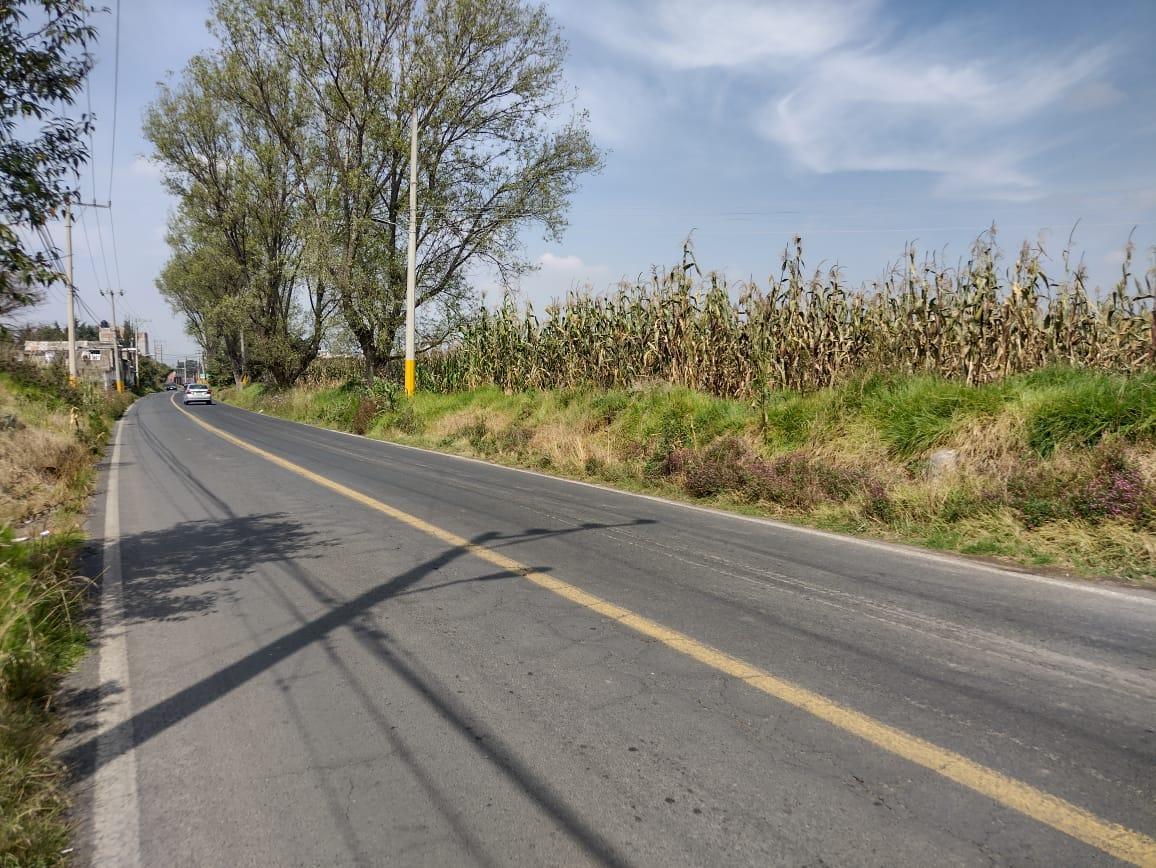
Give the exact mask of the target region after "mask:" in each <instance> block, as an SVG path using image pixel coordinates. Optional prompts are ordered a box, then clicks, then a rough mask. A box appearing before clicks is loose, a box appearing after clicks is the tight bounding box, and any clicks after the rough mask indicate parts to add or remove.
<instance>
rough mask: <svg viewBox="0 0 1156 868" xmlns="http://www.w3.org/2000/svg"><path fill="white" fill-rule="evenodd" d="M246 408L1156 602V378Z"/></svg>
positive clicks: (343, 393)
mask: <svg viewBox="0 0 1156 868" xmlns="http://www.w3.org/2000/svg"><path fill="white" fill-rule="evenodd" d="M220 397H222V398H223V399H224V400H226V401H228V402H230V403H233V404H235V405H237V406H240V407H244V408H247V409H251V410H258V411H261V412H265V413H270V414H275V415H278V416H282V417H284V418H288V419H294V420H297V421H301V422H308V423H312V424H316V425H322V426H325V427H329V428H335V429H339V430H344V431H352V432H355V433H359V434H367V435H369V436H372V437H377V438H380V439H385V440H392V441H396V442H399V443H405V444H409V445H415V446H423V447H428V448H432V449H439V450H443V451H448V452H454V453H458V454H462V455H470V456H475V457H480V458H485V459H489V460H492V461H495V462H500V463H505V464H510V465H516V466H520V467H528V468H533V469H536V470H542V471H545V472H548V473H554V474H558V475H562V476H567V477H572V478H577V479H584V480H590V481H596V482H601V483H605V484H609V485H613V486H617V487H620V488H625V489H629V490H634V491H645V492H650V493H654V494H660V495H664V496H668V497H675V498H683V499H691V500H694V501H696V502H701V503H706V504H709V505H712V506H717V507H721V508H724V509H732V510H737V511H742V512H747V513H753V514H759V515H766V516H771V517H775V518H781V519H785V520H789V521H795V522H800V523H804V524H807V525H811V526H814V527H820V528H825V529H828V530H835V531H840V532H845V533H852V534H859V535H864V536H871V537H875V538H882V539H890V540H894V541H900V542H906V543H913V544H917V545H923V546H928V547H931V548H936V549H943V550H948V551H954V552H959V553H962V554H967V555H972V556H982V557H989V558H995V559H999V560H1001V561H1003V562H1005V563H1015V564H1020V565H1024V566H1029V567H1032V568H1036V569H1039V568H1047V569H1051V570H1056V571H1062V572H1065V573H1068V574H1071V575H1078V576H1083V577H1092V578H1094V577H1112V578H1115V579H1119V580H1123V581H1127V582H1130V583H1133V584H1137V585H1147V586H1152V587H1156V375H1152V374H1143V375H1134V376H1125V375H1118V374H1109V373H1101V372H1094V371H1086V370H1078V369H1068V368H1049V369H1044V370H1040V371H1036V372H1034V373H1030V374H1023V375H1019V376H1014V377H1010V378H1008V379H1005V380H1002V381H1000V382H996V383H991V384H987V385H980V386H968V385H964V384H961V383H958V382H954V381H949V380H943V379H938V378H934V377H927V376H882V375H873V376H864V377H859V378H856V379H853V380H851V381H849V382H847V383H845V384H844V385H841V386H838V387H835V388H828V389H823V390H819V391H816V392H811V393H805V394H804V393H796V392H772V393H770V394H768V395H767V396H766V397H765V398H764V399H762V400H760V401H758V402H754V403H746V402H741V401H734V400H726V399H722V398H716V397H712V396H709V395H706V394H703V393H700V392H695V391H691V390H689V389H685V388H681V387H676V386H670V385H665V384H644V385H640V386H638V387H637V388H633V389H623V390H597V389H559V390H549V391H524V392H514V393H509V392H506V391H502V390H499V389H496V388H481V389H477V390H474V391H470V392H460V393H453V394H418V395H417V396H416V397H415V398H414V399H412V400H407V399H405V398H403V397H398V396H397V394H396V392H395V391H394V390H392V389H390V388H384V387H381V386H380V385H379V387H377V388H372V389H369V388H366V387H364V386H362V385H360V384H357V383H352V382H350V383H344V384H334V385H331V386H310V387H304V386H302V387H297V388H294V389H290V390H285V391H271V390H266V389H265V388H263V387H261V386H250V387H247V388H245V389H243V390H235V389H231V390H224V391H223V392H222V393H221V394H220Z"/></svg>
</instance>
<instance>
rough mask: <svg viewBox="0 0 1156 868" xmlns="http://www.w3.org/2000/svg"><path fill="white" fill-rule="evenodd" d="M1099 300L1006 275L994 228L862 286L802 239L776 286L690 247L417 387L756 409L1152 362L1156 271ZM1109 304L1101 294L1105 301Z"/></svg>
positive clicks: (509, 327) (510, 332)
mask: <svg viewBox="0 0 1156 868" xmlns="http://www.w3.org/2000/svg"><path fill="white" fill-rule="evenodd" d="M1132 252H1133V251H1132V246H1131V244H1129V245H1128V248H1127V251H1126V259H1125V262H1124V266H1123V269H1122V274H1121V277H1120V280H1119V281H1118V282H1117V284H1116V285H1115V286H1114V288H1113V289H1112V290H1111V291H1110V292H1108V293H1106V294H1101V293H1099V292H1092V291H1089V289H1088V287H1087V277H1086V272H1085V270H1084V268H1083V266H1082V265H1077V266H1076V267H1075V268H1074V269H1073V268H1071V267H1070V262H1069V256H1068V254H1067V253H1066V252H1065V254H1064V256H1063V259H1062V262H1063V265H1062V274H1061V276H1060V277H1059V278H1058V279H1052V278H1051V277H1050V276H1049V275H1048V274H1047V273H1046V271H1045V268H1044V263H1045V261H1046V259H1045V256H1044V252H1043V250H1042V249H1041V248H1040V247H1038V246H1032V245H1028V244H1025V245H1024V246H1023V247H1022V249H1021V250H1020V253H1019V255H1018V256H1017V257H1016V259H1015V261H1014V263H1013V264H1012V265H1011V267H1010V269H1007V270H1006V271H1004V273H1003V276H1002V277H1001V268H1000V260H1001V255H1000V251H999V248H998V247H997V246H996V243H995V237H994V232H989V233H986V234H984V235H983V236H981V237H980V239H979V240H978V241H977V242H976V244H975V246H974V248H973V250H972V256H971V258H970V261H968V262H967V263H966V264H965V265H961V266H959V267H955V268H947V267H944V266H943V265H942V264H940V263H939V262H938V261H937V260H936V258H935V257H934V256H932V257H928V258H926V259H924V260H922V261H920V260H919V258H918V255H917V253H916V251H915V250H914V249H908V250H907V251H906V253H905V256H904V259H903V262H902V264H901V265H900V266H899V267H896V268H894V269H892V270H891V271H890V272H889V273H888V275H887V276H886V277H885V278H884V279H882V280H880V281H876V282H874V283H871V284H867V285H863V286H860V287H849V286H847V285H846V284H845V283H844V281H843V278H842V275H841V274H840V272H839V270H838V269H835V268H832V269H830V270H827V271H815V272H813V273H810V274H808V272H807V271H806V270H805V267H804V262H803V250H802V245H801V240H800V239H798V238H796V239H795V240H794V244H793V247H792V248H791V249H788V251H786V252H785V253H784V255H783V261H782V273H781V276H780V278H779V280H778V281H777V283H773V284H772V285H771V286H770V287H769V288H768V289H763V288H762V287H760V286H757V285H754V284H739V285H735V286H731V285H728V284H727V282H726V281H725V279H724V278H722V277H720V276H719V275H717V274H714V273H711V274H708V275H706V276H703V275H702V274H701V272H699V270H698V267H697V265H696V263H695V261H694V256H693V252H692V250H691V249H690V247H689V244H688V246H687V247H686V248H684V251H683V261H682V263H681V265H679V266H678V267H676V268H673V269H670V270H669V271H664V272H659V271H657V270H656V271H655V272H654V273H653V274H652V275H651V277H650V278H649V280H646V281H643V282H640V283H638V284H637V285H634V286H629V285H623V286H620V287H619V288H618V290H617V291H616V292H613V293H611V294H608V295H605V296H594V295H590V294H583V293H572V294H570V296H569V297H568V298H567V299H566V300H565V301H564V302H563V303H560V304H555V305H552V306H551V307H549V308H547V309H546V311H545V316H544V317H543V318H541V319H539V318H538V316H537V315H536V314H535V313H534V311H533V309H532V308H529V307H526V308H523V309H520V308H519V307H518V306H517V305H516V304H515V303H514V301H513V300H512V299H510V298H507V299H506V301H505V303H504V304H503V305H502V306H501V307H500V308H498V309H497V310H493V311H485V312H483V314H482V315H481V316H480V317H479V318H478V319H476V320H474V321H473V322H472V323H470V324H469V325H468V326H467V327H466V328H465V329H464V330H463V332H462V334H461V335H460V338H459V339H458V340H457V341H456V342H455V343H454V344H453V345H452V346H451V347H450V348H449V349H447V350H445V351H443V352H440V353H436V354H432V355H430V356H429V357H427V358H426V359H425V360H423V361H422V362H421V363H420V364H419V371H421V375H422V378H421V386H422V387H423V388H426V389H430V390H434V391H457V390H462V389H470V388H475V387H477V386H481V385H488V384H493V385H497V386H499V387H502V388H504V389H513V390H519V389H526V388H538V389H549V388H559V387H572V386H578V385H595V386H600V387H604V388H623V387H629V386H631V385H633V384H635V383H638V382H645V381H665V382H670V383H674V384H678V385H683V386H687V387H689V388H692V389H697V390H701V391H705V392H710V393H713V394H715V395H720V396H727V397H736V398H748V397H753V396H757V395H759V394H762V393H764V392H766V391H768V390H773V389H792V390H801V391H809V390H814V389H819V388H823V387H826V386H831V385H834V384H836V383H838V382H840V381H841V380H844V379H846V378H848V377H850V376H852V375H855V374H860V373H863V372H867V371H886V372H894V373H928V374H937V375H940V376H943V377H947V378H952V379H958V380H963V381H966V382H968V383H982V382H987V381H991V380H996V379H999V378H1001V377H1006V376H1008V375H1010V374H1015V373H1020V372H1024V371H1029V370H1033V369H1036V368H1039V367H1043V366H1045V365H1051V364H1067V365H1074V366H1083V367H1091V368H1098V369H1103V370H1111V371H1125V372H1126V371H1134V370H1137V369H1139V368H1141V367H1149V368H1151V367H1156V312H1154V309H1153V297H1154V289H1156V287H1154V283H1156V272H1154V270H1151V269H1150V270H1149V271H1148V272H1147V274H1145V275H1144V276H1143V280H1141V279H1140V278H1139V277H1136V276H1134V275H1133V274H1132V273H1131V272H1132ZM1102 296H1103V297H1102Z"/></svg>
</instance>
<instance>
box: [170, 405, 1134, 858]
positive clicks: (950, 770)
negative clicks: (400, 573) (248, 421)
mask: <svg viewBox="0 0 1156 868" xmlns="http://www.w3.org/2000/svg"><path fill="white" fill-rule="evenodd" d="M173 406H174V407H175V406H176V402H175V401H174V402H173ZM177 409H178V410H180V411H181V412H182V413H184V414H185V415H186V416H188V417H189V418H190V419H192V420H193V421H194V422H196V423H197V424H198V425H200V426H201V427H202V428H204V429H205V430H206V431H210V432H212V433H213V434H215V435H216V436H218V437H220V438H221V439H223V440H226V441H228V442H229V443H232V444H233V445H234V446H237V447H239V448H241V449H244V450H246V451H247V452H251V453H252V454H254V455H258V456H260V457H261V458H263V459H265V460H266V461H268V462H270V463H272V464H275V465H277V466H278V467H281V468H283V469H285V470H288V471H289V472H291V473H295V474H297V475H298V476H300V477H303V478H304V479H308V480H309V481H310V482H314V483H316V484H317V485H320V486H322V487H324V488H327V489H329V490H330V491H333V492H336V493H337V494H340V495H342V496H343V497H347V498H349V499H350V500H352V501H355V502H357V503H360V504H361V505H362V506H365V507H367V508H369V509H372V510H375V511H377V512H379V513H382V514H383V515H386V516H388V517H389V518H391V519H394V520H395V521H399V522H401V523H402V524H405V525H408V526H409V527H412V528H414V529H415V530H418V531H421V532H422V533H425V534H428V535H429V536H431V537H433V538H435V539H437V540H440V541H441V542H444V543H445V544H446V545H448V546H452V547H454V548H459V549H463V550H465V551H468V552H469V553H470V554H472V555H474V556H476V557H478V558H481V559H482V560H484V561H486V562H487V563H490V564H493V565H494V566H496V567H499V568H500V569H503V570H507V571H509V572H510V573H513V574H515V575H519V576H521V577H523V578H524V579H526V580H528V581H530V582H533V583H534V584H535V585H538V586H539V587H541V588H545V589H546V590H548V591H551V592H553V593H555V594H557V595H558V596H560V597H563V598H564V599H566V600H569V601H570V602H572V603H576V604H577V605H579V606H582V607H584V608H586V609H589V610H590V611H592V612H597V613H598V614H599V615H602V616H604V617H606V618H610V619H611V620H613V621H617V622H618V623H619V624H621V625H622V626H623V627H627V628H629V629H631V630H633V631H635V632H636V633H639V634H641V635H643V636H646V637H647V638H650V639H653V640H655V641H657V642H660V643H662V644H663V645H665V646H666V647H668V648H670V649H672V650H674V651H677V652H679V653H681V654H684V655H686V656H687V657H690V658H691V659H693V660H696V661H698V662H699V663H701V664H703V665H705V666H709V667H710V668H712V669H714V670H716V671H718V672H721V673H723V674H725V675H728V676H730V677H732V678H735V679H737V680H739V681H742V682H745V683H746V684H748V685H749V686H750V687H752V688H754V689H755V690H760V691H762V692H763V693H765V694H767V695H768V696H772V697H774V698H775V699H777V700H779V701H781V702H785V703H787V704H788V705H792V706H794V707H795V708H799V709H801V710H803V711H805V712H807V713H808V714H810V715H812V716H814V717H816V718H818V719H819V720H822V721H824V722H826V723H828V724H830V725H832V726H834V727H836V728H838V729H840V730H842V731H844V732H847V733H850V734H852V735H855V736H858V737H859V738H861V739H863V740H864V741H866V742H869V743H870V744H873V745H875V746H876V747H878V748H881V749H882V750H885V751H887V752H888V753H891V754H894V755H895V756H899V757H902V758H903V759H905V760H908V761H909V762H912V763H915V764H916V765H919V766H923V767H924V768H926V769H930V770H931V771H933V772H935V773H936V774H938V775H942V776H943V777H945V778H947V779H948V780H952V781H955V782H956V783H957V784H960V785H961V786H964V787H967V788H968V789H970V790H973V791H975V792H977V793H979V794H981V795H983V796H986V797H988V798H989V799H992V800H993V801H995V802H997V803H999V804H1000V805H1003V806H1004V807H1006V808H1011V809H1012V810H1014V811H1018V812H1019V813H1021V814H1024V815H1025V816H1028V817H1031V818H1032V819H1034V820H1038V821H1039V822H1041V823H1044V824H1045V825H1047V826H1051V827H1052V828H1053V829H1056V830H1058V831H1060V832H1063V833H1064V834H1066V835H1070V836H1071V837H1073V838H1075V839H1077V840H1079V841H1083V842H1084V843H1085V844H1089V845H1091V846H1092V847H1095V848H1097V849H1099V850H1102V851H1104V852H1105V853H1109V854H1111V855H1112V856H1115V857H1116V858H1117V859H1120V860H1121V861H1123V862H1129V863H1131V864H1133V865H1141V866H1146V868H1156V840H1154V839H1152V838H1150V837H1148V836H1147V835H1144V834H1143V833H1141V832H1136V831H1133V830H1132V829H1128V828H1126V827H1124V826H1121V825H1118V824H1116V823H1111V822H1108V821H1106V820H1103V819H1101V818H1099V817H1097V816H1096V815H1095V814H1092V813H1091V812H1090V811H1086V810H1084V809H1083V808H1080V807H1078V806H1076V805H1073V804H1072V803H1070V802H1067V801H1065V800H1064V799H1061V798H1059V797H1058V796H1054V795H1052V794H1051V793H1047V792H1044V791H1043V790H1040V789H1038V788H1036V787H1033V786H1031V785H1030V784H1026V783H1024V782H1022V781H1019V780H1016V779H1015V778H1010V777H1008V776H1007V775H1004V774H1001V773H1000V772H998V771H996V770H995V769H991V768H988V767H987V766H984V765H981V764H980V763H977V762H975V761H974V760H970V759H968V758H967V757H965V756H962V755H961V754H958V753H955V752H954V751H951V750H948V749H947V748H943V747H940V746H939V745H936V744H932V743H931V742H929V741H926V740H924V739H922V738H919V737H918V736H915V735H911V734H910V733H907V732H904V731H903V730H901V729H896V728H895V727H893V726H889V725H888V724H886V723H883V722H881V721H878V720H876V719H874V718H872V717H869V716H867V715H866V714H862V713H861V712H858V711H855V710H854V709H852V708H848V707H846V706H844V705H840V704H839V703H837V702H834V701H832V700H830V699H827V698H826V697H824V696H821V695H819V694H818V693H815V692H813V691H811V690H808V689H807V688H805V687H801V686H799V685H798V684H794V683H792V682H790V681H785V680H783V679H782V678H779V677H777V676H775V675H772V674H771V673H769V672H767V671H766V670H763V669H760V668H758V667H757V666H752V665H751V664H749V663H746V662H745V661H743V660H740V659H739V658H737V657H732V656H731V655H730V654H727V653H725V652H724V651H720V650H719V649H717V648H713V647H711V646H710V645H707V644H705V643H703V642H699V641H698V640H697V639H692V638H691V637H690V636H687V635H686V634H684V633H680V632H678V631H677V630H672V629H670V628H669V627H664V626H663V625H662V624H659V623H658V622H656V621H652V620H650V619H649V618H646V617H643V616H642V615H639V614H637V613H635V612H632V611H630V610H629V609H624V608H622V607H621V606H617V605H615V604H614V603H611V602H609V601H607V600H604V599H602V598H601V597H597V596H595V595H594V594H590V593H587V592H586V591H583V590H582V589H581V588H579V587H577V586H575V585H572V584H570V583H569V582H564V581H562V580H561V579H557V578H554V577H553V576H550V575H547V574H546V573H542V572H539V571H537V570H534V569H532V568H530V567H527V566H526V565H525V564H522V563H519V562H518V561H516V560H514V559H513V558H509V557H506V556H505V555H502V554H499V553H498V552H495V551H493V550H492V549H488V548H486V547H485V546H482V545H478V544H476V543H472V542H470V541H469V540H467V539H466V538H464V537H461V536H458V535H457V534H455V533H451V532H450V531H447V530H445V529H443V528H440V527H438V526H437V525H433V524H430V523H429V522H428V521H425V520H424V519H420V518H418V517H417V516H413V515H410V514H409V513H407V512H403V511H402V510H400V509H397V508H396V507H393V506H390V505H389V504H387V503H384V502H382V501H380V500H377V499H376V498H373V497H370V496H369V495H367V494H363V493H361V492H360V491H355V490H354V489H352V488H349V487H348V486H345V485H342V484H341V483H339V482H334V481H333V480H331V479H328V478H327V477H324V476H322V475H320V474H318V473H314V472H313V471H312V470H308V469H306V468H304V467H302V466H300V465H299V464H294V463H293V462H292V461H287V460H286V459H284V458H281V457H280V456H278V455H274V454H272V453H271V452H267V451H265V450H264V449H261V448H259V447H257V446H254V445H253V444H251V443H248V442H246V441H244V440H242V439H240V438H239V437H235V436H234V435H232V434H229V433H227V432H225V431H222V430H221V429H219V428H217V427H215V426H213V425H210V424H209V423H207V422H205V421H204V420H202V419H200V418H198V417H197V416H194V415H193V414H192V413H189V412H188V411H187V410H184V409H183V408H181V407H177Z"/></svg>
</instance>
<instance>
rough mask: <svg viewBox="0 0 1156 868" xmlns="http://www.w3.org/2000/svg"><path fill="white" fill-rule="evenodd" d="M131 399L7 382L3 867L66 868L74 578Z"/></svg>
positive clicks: (1, 676) (0, 435)
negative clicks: (62, 756)
mask: <svg viewBox="0 0 1156 868" xmlns="http://www.w3.org/2000/svg"><path fill="white" fill-rule="evenodd" d="M130 401H131V398H130V397H128V396H116V395H106V394H104V393H102V392H99V391H96V390H90V389H82V390H72V389H68V388H66V387H65V386H63V385H62V383H61V382H60V375H59V372H56V371H53V370H48V371H39V370H37V369H35V368H24V367H21V366H14V367H11V368H10V369H6V370H2V371H0V864H4V865H54V864H64V863H66V862H67V861H68V858H67V856H66V855H65V854H64V853H63V852H62V851H64V850H65V849H66V848H67V846H68V840H69V830H68V826H67V822H66V820H65V815H64V814H65V810H66V807H67V803H68V801H67V795H66V789H65V783H64V781H65V778H64V770H63V768H62V767H61V765H60V763H59V762H58V761H57V760H56V759H55V758H54V757H53V756H52V747H53V745H54V744H55V742H56V740H57V738H58V737H59V735H60V723H59V720H58V717H57V709H56V707H55V696H56V693H57V690H58V689H59V686H60V680H61V678H62V676H63V675H64V673H66V672H67V671H68V670H69V669H70V668H71V667H72V666H73V665H74V664H75V663H76V662H77V661H78V660H79V659H80V657H81V656H82V655H83V654H84V650H85V643H86V638H87V637H86V634H85V631H84V629H83V626H82V619H83V609H84V597H85V590H86V587H87V581H86V580H85V579H83V578H81V577H79V576H78V575H77V574H76V571H75V566H74V555H75V553H76V549H77V546H78V544H79V542H80V541H81V539H82V538H83V537H82V527H83V521H84V507H85V500H86V497H87V495H88V493H89V491H90V490H91V485H92V481H93V478H94V476H95V465H96V461H97V458H98V456H99V455H100V454H102V453H103V451H104V448H105V445H106V443H107V440H108V434H109V431H110V429H111V426H112V423H113V421H114V420H115V419H116V418H117V417H119V416H120V415H121V414H122V413H123V412H124V410H125V409H126V408H127V406H128V404H129V402H130Z"/></svg>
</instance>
